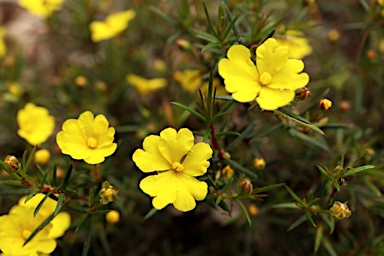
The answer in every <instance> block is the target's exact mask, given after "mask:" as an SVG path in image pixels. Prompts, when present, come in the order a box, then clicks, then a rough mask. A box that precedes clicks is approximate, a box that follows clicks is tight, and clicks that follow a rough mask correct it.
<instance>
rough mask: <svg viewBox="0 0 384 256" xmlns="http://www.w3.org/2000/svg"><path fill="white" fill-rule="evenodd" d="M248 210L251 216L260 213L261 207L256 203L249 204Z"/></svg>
mask: <svg viewBox="0 0 384 256" xmlns="http://www.w3.org/2000/svg"><path fill="white" fill-rule="evenodd" d="M248 212H249V215H251V216H256V215H257V214H258V213H259V209H258V208H257V206H256V205H255V204H251V205H249V206H248Z"/></svg>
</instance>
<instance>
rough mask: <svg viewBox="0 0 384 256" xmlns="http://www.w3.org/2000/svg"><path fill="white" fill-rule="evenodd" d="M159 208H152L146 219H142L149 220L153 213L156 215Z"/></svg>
mask: <svg viewBox="0 0 384 256" xmlns="http://www.w3.org/2000/svg"><path fill="white" fill-rule="evenodd" d="M157 211H158V210H157V209H156V208H152V209H151V210H150V211H149V212H148V213H147V215H145V217H144V219H143V220H142V222H144V221H146V220H148V219H149V218H151V217H152V216H153V215H155V213H157Z"/></svg>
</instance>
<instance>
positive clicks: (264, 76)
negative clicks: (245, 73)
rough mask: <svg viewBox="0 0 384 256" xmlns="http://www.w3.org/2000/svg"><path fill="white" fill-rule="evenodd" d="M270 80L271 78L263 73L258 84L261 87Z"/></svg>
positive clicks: (266, 73)
mask: <svg viewBox="0 0 384 256" xmlns="http://www.w3.org/2000/svg"><path fill="white" fill-rule="evenodd" d="M271 80H272V76H271V75H270V74H269V73H268V72H263V74H261V76H260V83H261V84H262V85H268V84H269V83H270V82H271Z"/></svg>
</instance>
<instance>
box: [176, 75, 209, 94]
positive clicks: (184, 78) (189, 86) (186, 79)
mask: <svg viewBox="0 0 384 256" xmlns="http://www.w3.org/2000/svg"><path fill="white" fill-rule="evenodd" d="M173 78H174V79H175V80H176V81H177V82H179V83H180V84H181V87H182V88H183V89H184V90H186V91H187V92H189V93H191V94H194V93H196V92H197V89H198V88H199V87H200V85H201V84H202V81H201V75H200V71H199V70H193V69H186V70H184V71H182V72H181V71H176V72H175V73H174V74H173Z"/></svg>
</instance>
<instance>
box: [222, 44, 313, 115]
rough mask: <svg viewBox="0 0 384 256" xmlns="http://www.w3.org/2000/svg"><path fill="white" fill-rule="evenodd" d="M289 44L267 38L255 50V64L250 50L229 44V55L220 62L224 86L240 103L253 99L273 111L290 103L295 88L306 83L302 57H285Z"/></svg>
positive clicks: (263, 107) (306, 75) (306, 76)
mask: <svg viewBox="0 0 384 256" xmlns="http://www.w3.org/2000/svg"><path fill="white" fill-rule="evenodd" d="M288 51H289V49H288V47H287V46H279V45H278V43H277V42H276V40H275V39H273V38H269V39H267V40H266V41H265V42H264V43H263V44H262V45H260V46H259V47H258V48H257V50H256V64H257V68H256V66H255V64H254V63H253V62H252V61H251V53H250V51H249V49H248V48H246V47H245V46H242V45H234V46H232V47H231V48H230V49H229V50H228V53H227V56H228V58H223V59H221V60H220V62H219V74H220V75H221V76H222V77H223V78H224V83H225V89H226V90H227V91H228V92H230V93H232V97H233V98H234V99H235V100H236V101H239V102H251V101H253V100H256V101H257V103H258V104H259V106H260V108H262V109H265V110H275V109H277V108H279V107H282V106H285V105H287V104H288V103H290V102H291V101H292V100H293V99H294V97H295V90H296V89H299V88H302V87H304V86H306V85H307V84H308V82H309V76H308V74H307V73H300V72H301V71H303V69H304V63H303V61H301V60H295V59H289V58H288Z"/></svg>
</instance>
